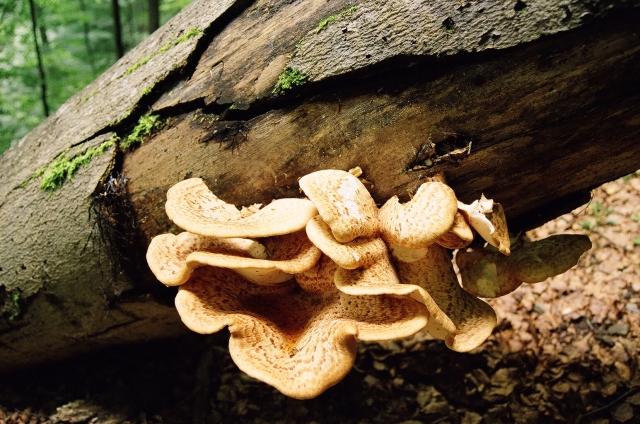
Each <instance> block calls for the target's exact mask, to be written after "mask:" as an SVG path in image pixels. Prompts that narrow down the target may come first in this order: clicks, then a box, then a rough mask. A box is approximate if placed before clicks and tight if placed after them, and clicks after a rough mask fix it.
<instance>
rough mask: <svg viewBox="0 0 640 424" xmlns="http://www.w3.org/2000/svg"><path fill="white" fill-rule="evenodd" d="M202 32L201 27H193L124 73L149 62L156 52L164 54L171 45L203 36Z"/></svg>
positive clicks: (131, 71)
mask: <svg viewBox="0 0 640 424" xmlns="http://www.w3.org/2000/svg"><path fill="white" fill-rule="evenodd" d="M202 34H204V31H203V30H201V29H198V28H191V29H189V30H187V32H185V33H184V34H182V35H181V36H180V37H178V38H176V39H175V40H173V41H169V42H168V43H166V44H165V45H163V46H162V47H160V49H159V50H158V53H152V54H150V55H149V56H147V57H145V58H143V59H142V60H140V61H139V62H137V63H135V64H134V65H133V66H131V67H130V68H129V69H127V70H126V72H125V73H124V74H125V75H129V74H131V73H133V72H134V71H135V70H136V69H138V68H139V67H141V66H143V65H145V64H146V63H147V62H149V61H150V60H151V58H152V57H153V56H155V55H156V54H162V53H164V52H166V51H167V50H169V49H170V48H171V47H173V46H177V45H178V44H180V43H184V42H185V41H187V40H190V39H192V38H193V37H197V36H201V35H202Z"/></svg>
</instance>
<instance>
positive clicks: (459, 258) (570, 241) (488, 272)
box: [456, 234, 591, 297]
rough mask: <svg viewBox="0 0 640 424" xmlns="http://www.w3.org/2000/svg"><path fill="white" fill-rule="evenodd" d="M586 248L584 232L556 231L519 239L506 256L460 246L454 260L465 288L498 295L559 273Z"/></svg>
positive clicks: (487, 294)
mask: <svg viewBox="0 0 640 424" xmlns="http://www.w3.org/2000/svg"><path fill="white" fill-rule="evenodd" d="M590 248H591V241H590V240H589V237H587V236H585V235H576V234H558V235H553V236H550V237H547V238H545V239H542V240H538V241H534V242H529V241H526V240H519V241H518V242H517V243H516V244H514V246H513V249H512V253H511V255H510V256H508V257H507V256H504V255H501V254H500V253H498V252H497V251H496V250H495V249H493V248H478V249H473V250H470V251H464V250H460V251H458V253H457V255H456V264H457V265H458V268H459V269H460V276H461V278H462V286H463V287H464V289H465V290H466V291H468V292H469V293H471V294H473V295H476V296H481V297H499V296H504V295H505V294H508V293H511V292H512V291H514V290H515V289H517V288H518V287H520V285H521V284H522V283H530V284H533V283H539V282H541V281H544V280H546V279H547V278H549V277H553V276H555V275H559V274H562V273H563V272H565V271H567V270H568V269H569V268H571V267H572V266H574V265H575V264H576V263H577V262H578V260H579V259H580V256H581V255H582V254H583V253H584V252H586V251H587V250H589V249H590Z"/></svg>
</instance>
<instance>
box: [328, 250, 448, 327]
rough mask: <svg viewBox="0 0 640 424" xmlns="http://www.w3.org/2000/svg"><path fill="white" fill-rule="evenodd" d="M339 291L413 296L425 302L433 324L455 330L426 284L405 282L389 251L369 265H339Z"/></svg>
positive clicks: (337, 273)
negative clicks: (341, 266)
mask: <svg viewBox="0 0 640 424" xmlns="http://www.w3.org/2000/svg"><path fill="white" fill-rule="evenodd" d="M334 282H335V285H336V287H337V288H338V290H340V291H341V292H343V293H346V294H350V295H352V296H372V295H381V294H386V295H392V296H403V297H404V296H409V297H411V298H412V299H414V300H416V301H418V302H419V303H422V304H423V305H425V307H426V308H427V311H428V312H429V323H431V325H436V326H438V327H440V328H443V329H445V331H447V333H449V332H454V331H455V325H454V323H453V322H452V321H451V319H449V317H448V316H446V315H445V313H444V312H443V311H442V310H441V309H440V308H439V307H438V305H437V304H436V302H435V301H434V299H433V298H432V297H431V295H430V294H429V293H427V291H426V290H424V289H423V288H422V287H419V286H417V285H412V284H402V283H401V282H400V280H399V279H398V276H397V274H396V271H395V270H394V268H393V265H392V264H391V262H390V261H389V257H388V256H387V255H386V253H385V254H384V255H383V256H382V257H381V258H380V259H379V260H378V261H376V262H374V263H373V264H372V265H371V266H369V267H367V268H358V269H351V270H349V269H345V268H338V269H337V270H336V273H335V276H334Z"/></svg>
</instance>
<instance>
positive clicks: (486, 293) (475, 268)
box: [456, 247, 522, 298]
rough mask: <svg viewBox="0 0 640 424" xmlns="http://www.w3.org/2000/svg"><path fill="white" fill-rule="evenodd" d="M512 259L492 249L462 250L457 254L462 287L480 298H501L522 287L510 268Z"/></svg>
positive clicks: (520, 281)
mask: <svg viewBox="0 0 640 424" xmlns="http://www.w3.org/2000/svg"><path fill="white" fill-rule="evenodd" d="M509 259H510V257H508V256H504V255H503V254H501V253H500V252H498V251H497V250H495V249H493V248H491V249H487V248H483V247H479V248H473V249H466V250H465V249H462V250H459V251H458V253H456V265H458V269H459V270H460V279H461V280H462V287H463V288H464V289H465V290H466V291H467V292H469V293H471V294H472V295H474V296H478V297H488V298H494V297H500V296H504V295H505V294H508V293H511V292H512V291H514V290H515V289H517V288H518V287H520V286H521V285H522V280H520V279H518V278H517V277H515V276H514V275H513V272H512V270H511V268H510V267H509V262H510V261H509Z"/></svg>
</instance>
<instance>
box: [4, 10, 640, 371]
mask: <svg viewBox="0 0 640 424" xmlns="http://www.w3.org/2000/svg"><path fill="white" fill-rule="evenodd" d="M525 3H526V4H525ZM523 5H524V6H523ZM635 5H636V3H634V2H624V1H608V2H607V1H603V2H596V3H594V2H592V1H586V0H585V1H573V2H568V1H567V2H564V1H563V2H543V1H533V0H532V1H531V2H524V3H523V2H522V1H518V2H516V1H513V2H511V3H509V2H506V3H505V2H501V3H500V4H498V2H493V1H477V2H473V3H472V2H467V1H459V2H450V1H440V0H439V1H436V2H415V4H413V3H411V4H410V3H406V2H400V1H392V2H388V1H368V2H361V3H355V4H353V5H352V3H350V2H348V1H331V2H327V1H326V0H306V1H298V2H288V1H286V0H282V1H258V2H256V3H250V2H249V1H246V0H225V1H218V2H211V1H208V0H196V1H194V2H193V3H192V4H190V5H189V6H187V7H186V8H185V9H184V10H183V11H182V12H181V13H180V14H179V15H177V16H176V17H175V18H174V19H172V20H171V21H169V22H168V23H167V24H166V25H164V26H163V27H162V28H160V29H159V30H158V31H156V32H155V33H154V34H153V35H152V36H151V37H149V38H148V39H147V40H146V41H145V42H143V43H142V44H140V45H139V46H137V47H136V48H134V49H133V50H132V51H130V52H129V53H128V54H127V55H126V56H124V57H123V58H122V59H121V60H120V61H118V63H116V64H115V65H114V66H113V67H111V68H110V69H109V70H108V71H107V72H106V73H105V74H103V75H102V76H100V77H99V78H98V79H97V80H96V81H94V82H93V83H92V84H90V85H89V86H88V87H86V88H85V89H84V90H83V91H82V92H81V93H79V94H77V95H76V96H74V97H73V98H71V99H70V100H69V101H68V102H67V103H66V104H65V105H64V106H63V107H61V108H60V110H59V111H58V112H56V113H55V114H54V115H53V116H52V117H50V118H49V119H48V120H47V121H45V122H44V123H43V124H41V125H40V126H39V127H38V128H36V129H35V130H33V131H32V132H31V133H29V134H28V135H27V136H26V137H25V138H24V139H23V140H21V141H20V142H19V143H18V144H16V145H15V146H13V147H12V148H11V149H10V150H8V151H7V152H6V153H5V154H4V155H3V156H2V157H1V158H0V173H1V174H2V175H3V179H4V184H2V185H0V237H1V238H2V240H4V241H5V242H4V246H3V249H2V252H0V264H2V265H1V268H0V305H3V306H0V312H1V313H2V316H3V318H2V319H0V369H1V368H8V367H10V366H15V365H23V364H30V363H34V362H39V361H44V360H49V359H52V358H58V357H64V356H68V355H71V354H75V353H78V352H82V351H87V350H90V349H94V348H98V347H100V346H105V345H110V344H116V343H125V342H131V341H138V340H145V339H149V338H154V337H162V336H171V335H176V334H179V333H181V332H183V331H186V330H185V329H184V328H183V326H182V324H181V323H180V322H179V318H178V316H177V314H176V313H175V311H174V309H173V307H172V299H173V297H174V295H175V289H170V288H165V287H164V286H162V285H161V284H160V283H158V282H157V281H156V280H155V279H154V278H153V276H152V275H151V273H150V271H149V270H148V267H147V265H146V262H145V260H144V254H145V251H146V246H147V245H148V242H149V240H150V239H151V237H153V236H155V235H156V234H159V233H162V232H166V231H168V230H169V229H170V227H171V222H170V221H169V220H168V218H167V217H166V214H165V212H164V201H165V198H166V191H167V189H168V188H169V187H170V186H171V185H173V184H175V183H177V182H178V181H181V180H182V179H184V178H188V177H191V176H193V177H202V178H203V179H204V180H205V181H206V182H207V183H208V185H209V187H210V188H211V189H212V190H213V192H214V193H215V194H217V195H218V196H219V197H221V198H222V199H224V200H226V201H228V202H232V203H235V204H237V205H246V204H252V203H267V202H269V201H270V200H271V199H273V198H280V197H288V196H295V197H299V196H300V192H299V189H298V186H297V179H298V178H299V177H301V176H302V175H305V174H307V173H309V172H312V171H315V170H319V169H326V168H337V169H345V170H346V169H349V168H352V167H355V166H360V167H361V168H362V169H363V170H364V177H365V178H366V179H367V180H368V181H369V182H371V192H372V194H373V196H374V198H375V199H376V201H378V202H383V201H384V200H385V199H387V198H389V197H391V196H392V195H396V194H397V195H399V196H400V197H401V198H408V196H409V195H410V194H411V193H412V192H413V191H414V190H415V189H416V188H417V187H418V186H419V185H420V184H421V182H422V181H424V178H425V177H427V176H429V175H432V174H434V173H438V172H443V173H444V174H445V176H446V178H447V180H448V182H449V183H450V185H451V186H452V187H453V188H454V190H455V191H456V193H457V194H458V195H459V197H460V199H461V200H463V201H467V202H468V201H471V200H473V199H475V198H477V197H478V196H479V195H480V194H481V193H485V194H486V195H487V196H488V197H493V198H495V199H496V200H497V201H499V202H500V203H502V204H503V205H504V207H505V209H506V213H507V216H508V219H509V220H510V225H511V229H512V230H515V231H517V230H520V229H527V228H531V227H534V226H536V225H538V224H540V223H541V222H544V221H546V220H549V219H551V218H553V217H555V216H558V215H559V214H561V213H564V212H566V211H568V210H570V209H572V208H574V207H576V206H578V205H580V204H583V203H585V202H586V201H588V200H589V190H590V189H591V188H593V187H596V186H598V185H600V184H602V183H603V182H605V181H609V180H611V179H614V178H617V177H619V176H621V175H625V174H627V173H630V172H633V171H635V170H637V169H638V168H640V144H639V143H637V140H638V136H639V134H640V38H639V36H638V34H637V22H638V19H639V18H640V10H638V9H637V8H635V7H632V6H635ZM287 83H288V84H287ZM287 85H289V86H291V87H292V88H290V89H289V88H287ZM149 111H150V113H152V114H157V115H159V116H160V117H161V118H162V120H166V119H167V118H170V120H169V122H168V123H166V124H165V125H164V126H158V127H157V129H156V130H155V132H153V133H152V134H151V135H150V136H148V137H146V139H145V140H144V143H143V144H142V145H140V146H139V147H137V148H134V149H130V150H126V149H125V150H122V149H120V148H119V147H118V146H115V145H112V144H111V142H109V140H112V138H111V137H112V135H113V134H117V135H118V136H119V137H120V140H128V141H131V140H132V138H127V135H128V134H130V133H131V132H132V128H133V126H134V125H135V123H136V122H137V121H138V118H140V117H141V116H143V115H144V114H146V113H148V112H149ZM91 146H94V147H95V146H102V148H103V150H104V154H102V155H98V154H96V156H95V157H94V158H93V160H92V161H91V163H90V164H89V165H88V166H86V167H84V168H81V169H80V170H79V171H78V172H77V174H75V176H74V177H73V178H72V179H71V180H70V181H66V182H65V183H64V185H63V186H62V187H61V188H60V189H58V190H57V191H54V192H52V193H48V192H44V191H42V190H41V189H40V184H41V178H42V176H41V175H39V173H38V172H37V171H38V170H39V169H42V168H43V167H47V166H49V165H50V164H52V163H54V162H56V160H58V161H59V160H60V155H61V154H62V153H63V152H66V157H72V156H73V155H74V154H79V153H81V152H83V151H85V150H86V149H87V148H89V147H91ZM120 146H122V142H121V143H120ZM67 149H70V150H69V151H67Z"/></svg>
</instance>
